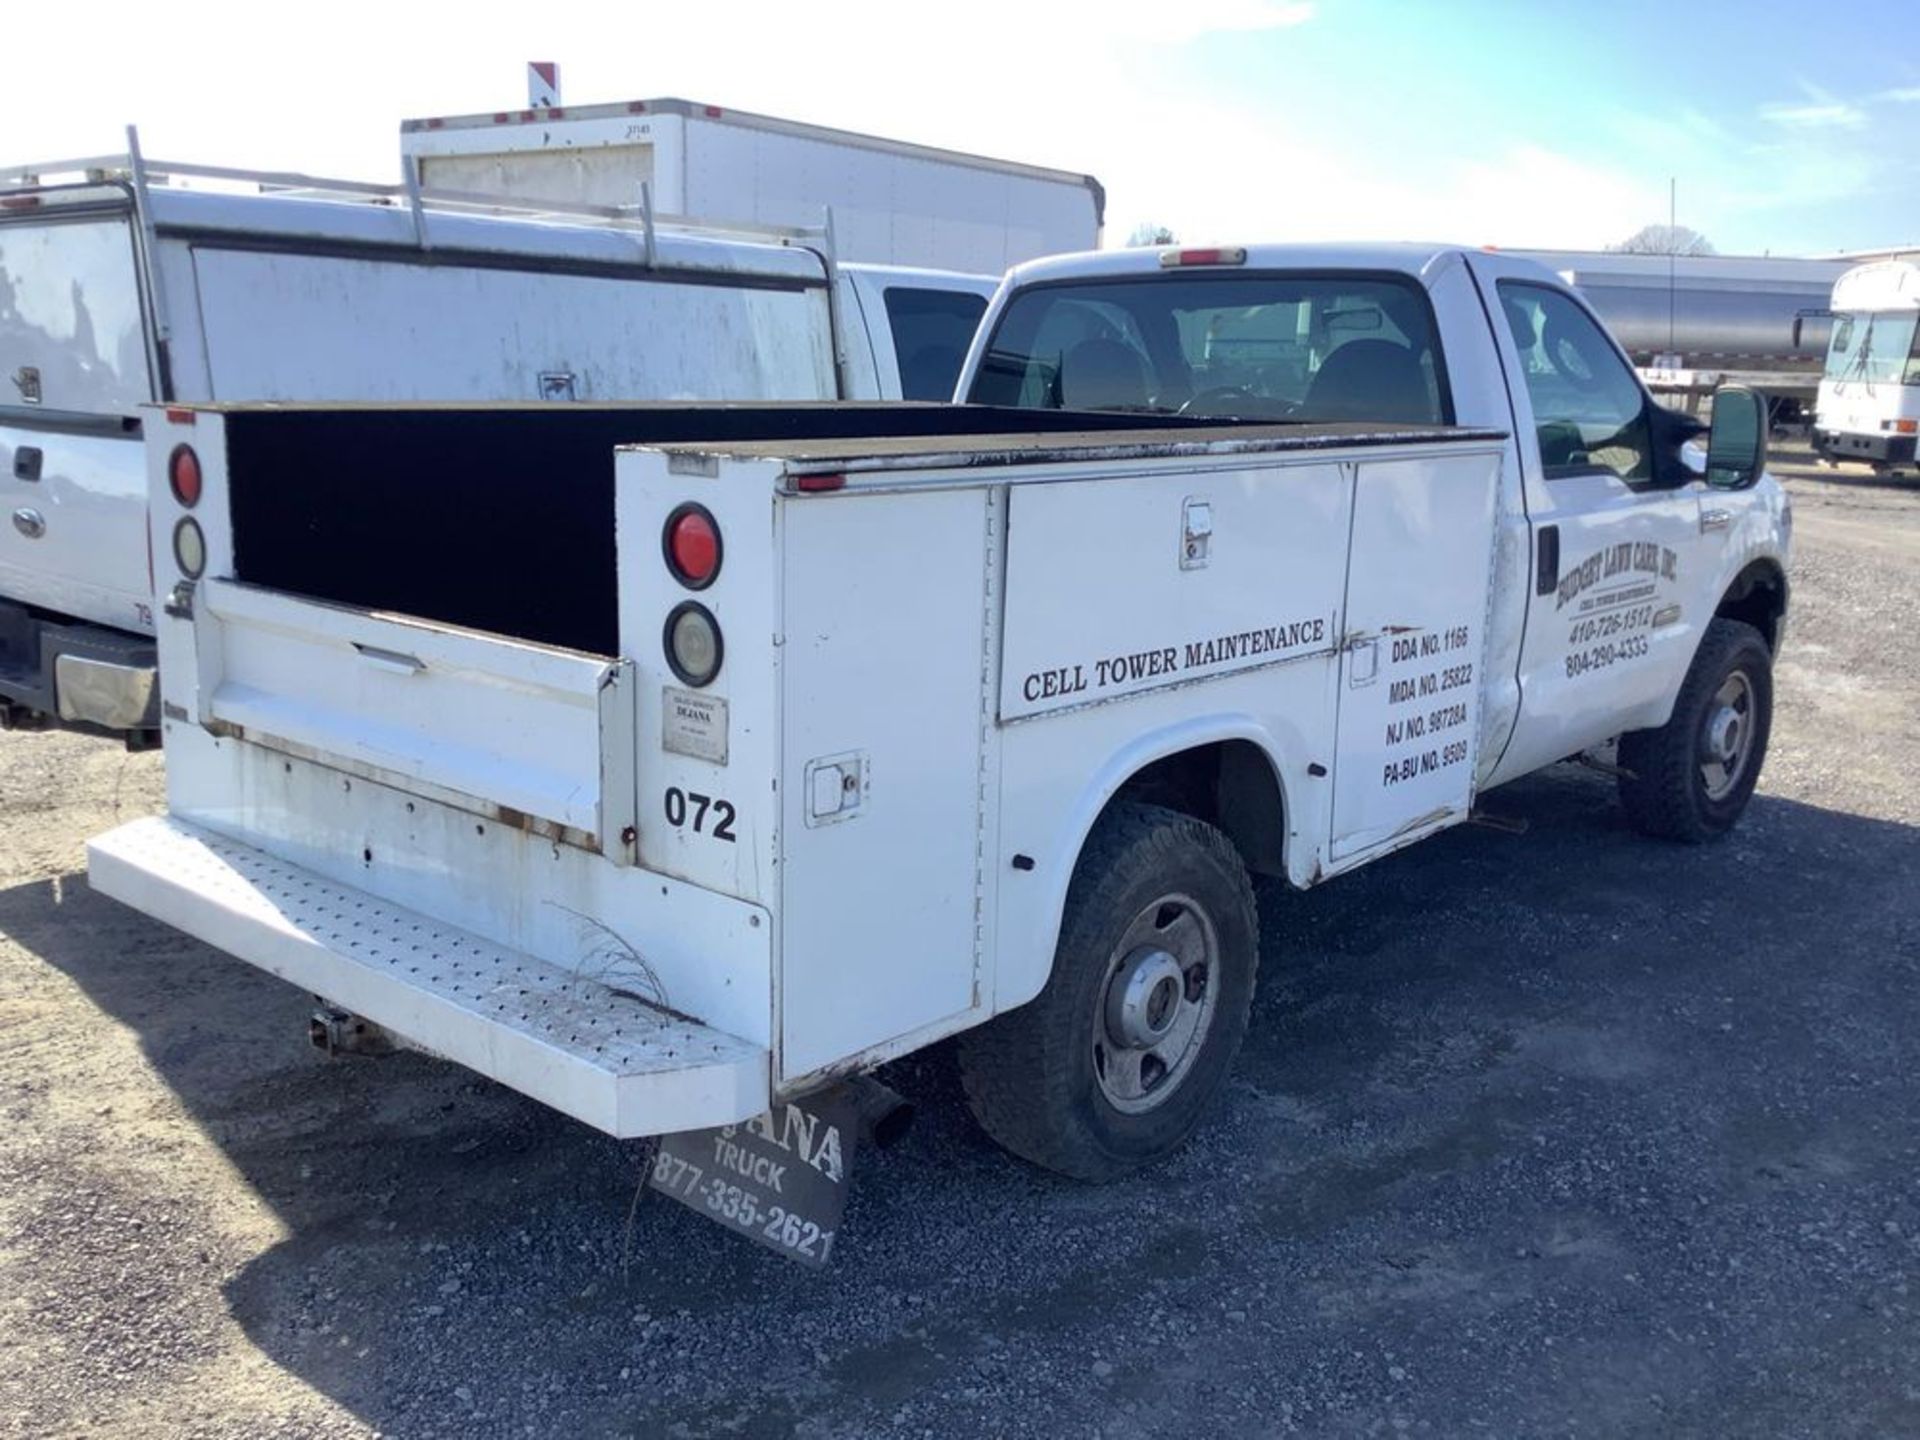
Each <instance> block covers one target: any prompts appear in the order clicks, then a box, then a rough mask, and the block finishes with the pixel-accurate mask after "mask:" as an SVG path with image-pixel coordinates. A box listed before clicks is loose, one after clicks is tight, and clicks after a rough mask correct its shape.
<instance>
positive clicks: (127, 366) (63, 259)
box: [0, 216, 152, 415]
mask: <svg viewBox="0 0 1920 1440" xmlns="http://www.w3.org/2000/svg"><path fill="white" fill-rule="evenodd" d="M0 378H4V379H5V380H7V381H9V382H11V383H8V384H5V385H0V405H38V406H42V407H44V408H45V409H48V410H73V411H83V412H91V413H94V414H102V415H131V414H133V413H134V411H135V410H136V409H137V408H138V407H139V406H141V405H143V404H145V403H146V402H147V401H148V400H149V399H151V398H152V397H151V396H150V395H149V394H148V392H147V342H146V331H145V329H144V328H143V317H142V311H141V308H140V288H139V284H138V282H137V281H136V280H135V278H134V260H133V231H132V229H131V227H130V226H129V225H128V223H127V220H126V218H125V217H124V216H120V217H116V218H114V219H111V220H61V221H53V222H48V221H43V220H33V221H25V222H22V221H15V222H13V223H12V224H7V225H0Z"/></svg>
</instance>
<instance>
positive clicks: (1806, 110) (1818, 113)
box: [1760, 101, 1867, 130]
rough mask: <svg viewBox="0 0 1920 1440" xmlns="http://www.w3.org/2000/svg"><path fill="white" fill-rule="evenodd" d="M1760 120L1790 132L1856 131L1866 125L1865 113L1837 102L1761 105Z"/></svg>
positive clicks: (1852, 106)
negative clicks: (1780, 126)
mask: <svg viewBox="0 0 1920 1440" xmlns="http://www.w3.org/2000/svg"><path fill="white" fill-rule="evenodd" d="M1760 118H1761V119H1763V120H1771V121H1772V122H1773V123H1774V124H1776V125H1785V126H1787V127H1788V128H1789V129H1792V130H1830V129H1841V130H1858V129H1859V128H1860V127H1861V126H1862V125H1864V124H1866V123H1867V116H1866V112H1865V111H1863V110H1861V109H1860V108H1859V107H1857V106H1854V105H1845V104H1841V103H1840V102H1838V101H1835V102H1834V103H1833V104H1831V105H1762V106H1761V107H1760Z"/></svg>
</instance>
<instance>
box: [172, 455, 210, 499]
mask: <svg viewBox="0 0 1920 1440" xmlns="http://www.w3.org/2000/svg"><path fill="white" fill-rule="evenodd" d="M167 485H168V486H169V487H170V488H171V489H172V491H173V498H174V499H176V500H178V501H179V502H180V503H181V504H182V505H184V506H186V507H187V509H189V510H191V509H192V508H193V507H194V506H196V505H198V504H199V503H200V491H201V486H202V481H201V476H200V457H199V456H198V455H196V454H194V453H193V447H192V446H191V445H176V446H174V447H173V454H171V455H169V456H168V457H167Z"/></svg>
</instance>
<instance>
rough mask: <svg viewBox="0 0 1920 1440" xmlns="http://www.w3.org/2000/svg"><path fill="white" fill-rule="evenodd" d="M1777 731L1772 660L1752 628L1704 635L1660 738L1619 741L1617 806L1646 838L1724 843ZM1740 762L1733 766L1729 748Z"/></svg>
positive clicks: (1715, 627) (1723, 626)
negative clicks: (1652, 836) (1618, 793)
mask: <svg viewBox="0 0 1920 1440" xmlns="http://www.w3.org/2000/svg"><path fill="white" fill-rule="evenodd" d="M1772 728H1773V656H1772V654H1771V652H1769V651H1768V649H1767V642H1766V641H1765V640H1764V639H1763V638H1761V635H1760V632H1759V631H1758V630H1756V629H1754V628H1753V627H1752V626H1751V625H1747V624H1744V623H1742V622H1741V621H1738V620H1725V619H1716V620H1714V621H1712V622H1711V623H1710V624H1709V625H1708V626H1707V633H1706V634H1705V636H1703V637H1702V638H1701V641H1700V649H1699V650H1698V652H1697V653H1696V654H1695V655H1694V657H1693V665H1692V666H1691V667H1690V668H1689V669H1688V671H1687V678H1686V680H1685V681H1684V682H1682V684H1681V686H1680V696H1679V698H1678V699H1677V700H1676V701H1674V706H1673V717H1672V718H1671V719H1670V720H1668V721H1667V723H1666V724H1665V725H1662V726H1660V727H1659V728H1658V729H1656V730H1635V731H1633V732H1631V733H1630V734H1626V735H1622V736H1621V737H1620V755H1619V759H1620V768H1621V770H1622V771H1623V772H1624V773H1623V774H1622V775H1621V777H1620V801H1621V803H1622V804H1623V805H1624V806H1625V807H1626V811H1627V819H1628V820H1629V821H1630V822H1631V823H1632V825H1633V827H1634V829H1636V830H1638V831H1640V832H1641V833H1642V834H1644V835H1654V836H1658V837H1660V838H1661V839H1666V840H1679V841H1683V842H1685V843H1687V844H1696V845H1697V844H1699V843H1700V842H1701V841H1704V840H1713V839H1717V838H1718V837H1720V836H1722V835H1724V834H1726V833H1727V832H1728V831H1729V830H1731V829H1732V828H1733V827H1734V824H1735V822H1737V821H1738V820H1739V819H1740V815H1741V813H1742V812H1743V811H1744V810H1745V809H1746V808H1747V801H1748V800H1750V799H1751V798H1752V797H1753V787H1754V785H1755V784H1756V783H1757V782H1758V781H1759V779H1760V767H1761V765H1762V764H1763V763H1764V762H1765V760H1766V756H1767V738H1768V736H1769V734H1770V733H1771V731H1772ZM1730 745H1731V746H1736V747H1737V749H1738V760H1737V762H1735V761H1734V760H1732V759H1730V758H1729V755H1728V753H1727V751H1728V747H1729V746H1730Z"/></svg>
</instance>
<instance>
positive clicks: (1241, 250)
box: [1160, 245, 1247, 270]
mask: <svg viewBox="0 0 1920 1440" xmlns="http://www.w3.org/2000/svg"><path fill="white" fill-rule="evenodd" d="M1246 263H1247V251H1246V247H1245V246H1244V245H1219V246H1214V247H1212V248H1209V249H1204V250H1162V251H1161V252H1160V264H1161V265H1162V266H1163V267H1164V268H1166V269H1168V270H1177V269H1179V268H1180V267H1182V266H1184V265H1244V264H1246Z"/></svg>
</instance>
